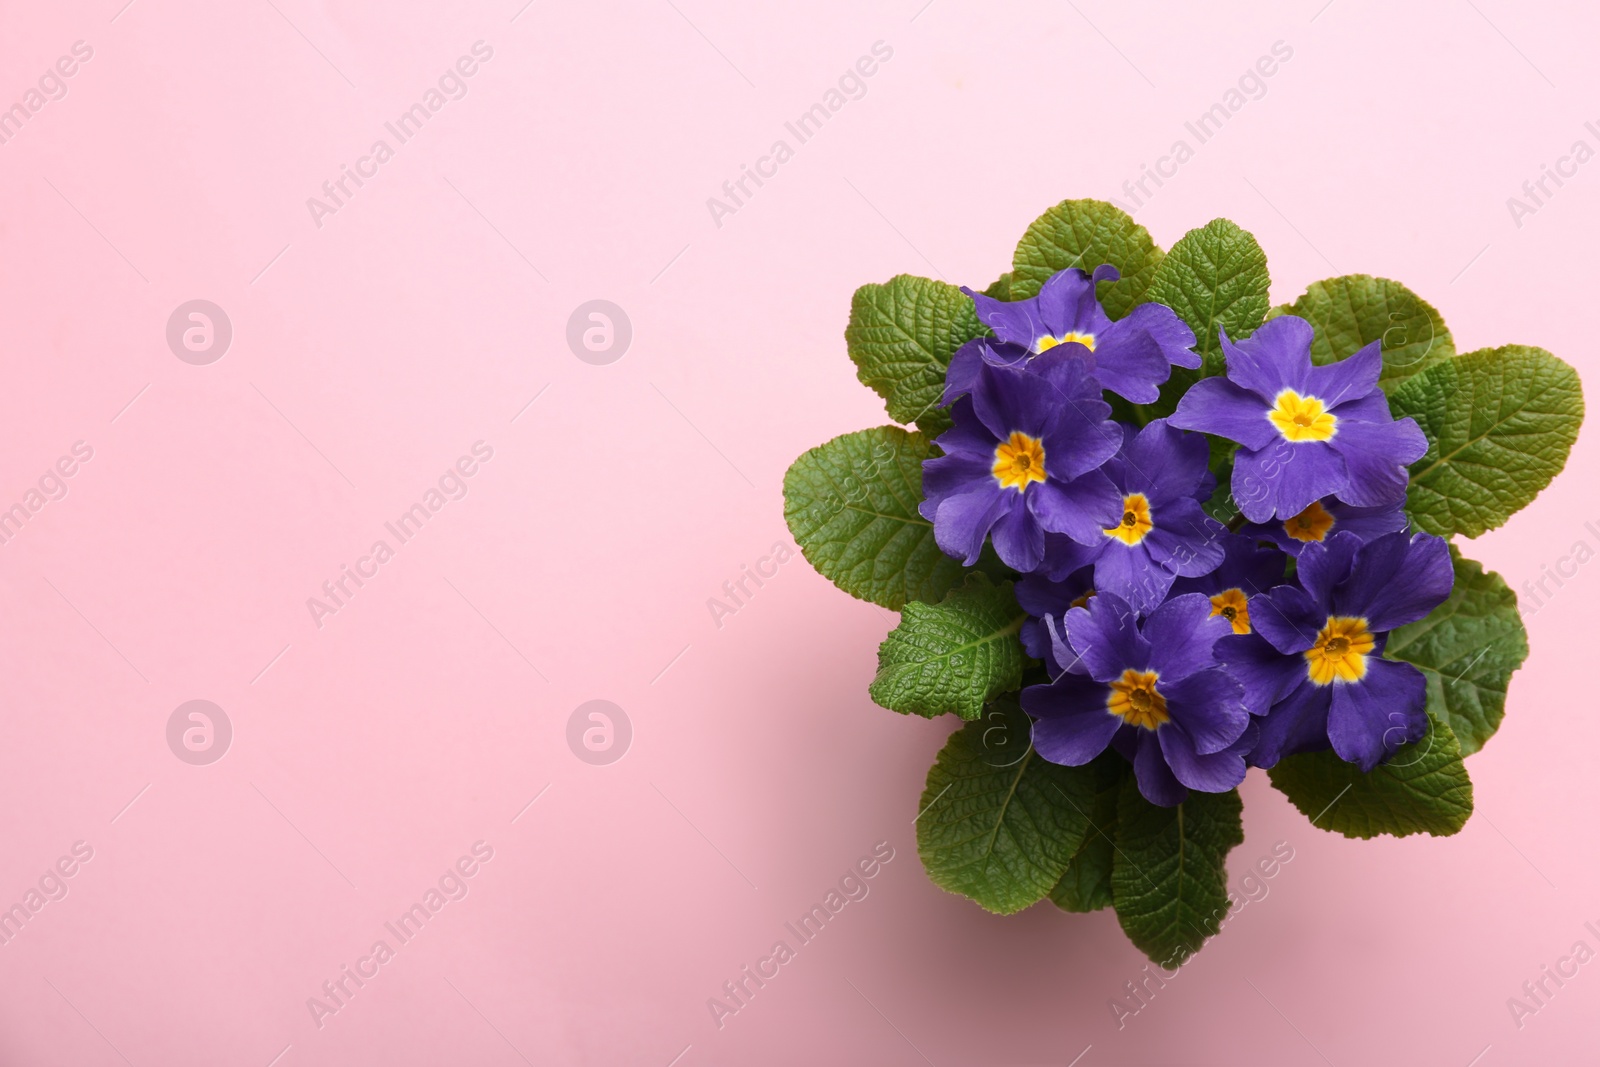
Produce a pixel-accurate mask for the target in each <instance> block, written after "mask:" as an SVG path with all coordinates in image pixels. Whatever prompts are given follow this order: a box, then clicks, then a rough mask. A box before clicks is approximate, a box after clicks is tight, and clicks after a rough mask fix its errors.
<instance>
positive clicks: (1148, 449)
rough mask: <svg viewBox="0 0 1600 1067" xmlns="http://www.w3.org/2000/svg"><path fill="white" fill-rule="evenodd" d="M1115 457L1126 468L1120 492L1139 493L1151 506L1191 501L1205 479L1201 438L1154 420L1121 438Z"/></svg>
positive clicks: (1207, 455)
mask: <svg viewBox="0 0 1600 1067" xmlns="http://www.w3.org/2000/svg"><path fill="white" fill-rule="evenodd" d="M1118 458H1119V459H1121V460H1122V462H1123V463H1124V464H1125V465H1126V466H1125V467H1123V468H1122V469H1123V471H1124V472H1125V474H1124V484H1123V489H1124V490H1126V491H1127V492H1130V493H1143V494H1144V495H1145V496H1146V497H1148V498H1149V500H1150V506H1151V507H1155V506H1157V505H1159V504H1165V503H1167V502H1168V501H1171V500H1180V499H1184V498H1188V499H1190V500H1193V498H1194V492H1195V488H1196V487H1197V486H1198V485H1199V484H1200V482H1201V480H1202V479H1203V478H1205V476H1206V470H1207V465H1208V464H1209V463H1210V461H1211V447H1210V446H1209V445H1207V444H1206V439H1205V438H1204V437H1203V436H1202V435H1200V434H1197V433H1185V432H1184V431H1182V430H1179V429H1177V428H1176V427H1174V426H1172V425H1171V423H1170V422H1169V420H1167V419H1155V420H1153V421H1152V422H1150V423H1149V424H1148V425H1146V426H1145V427H1144V428H1143V429H1141V430H1140V431H1139V432H1138V433H1136V434H1132V435H1131V436H1128V437H1126V438H1125V440H1124V441H1123V443H1122V452H1121V455H1120V456H1119V457H1118Z"/></svg>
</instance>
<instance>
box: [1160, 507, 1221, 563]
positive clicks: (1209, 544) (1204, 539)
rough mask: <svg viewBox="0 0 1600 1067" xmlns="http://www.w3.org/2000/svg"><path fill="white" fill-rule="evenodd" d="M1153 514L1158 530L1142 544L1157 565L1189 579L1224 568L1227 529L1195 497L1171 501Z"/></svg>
mask: <svg viewBox="0 0 1600 1067" xmlns="http://www.w3.org/2000/svg"><path fill="white" fill-rule="evenodd" d="M1152 514H1153V518H1154V520H1155V528H1154V529H1152V530H1151V531H1150V532H1149V533H1147V534H1145V537H1144V541H1143V544H1144V546H1145V548H1146V549H1147V550H1148V551H1149V553H1150V558H1151V559H1153V560H1155V562H1156V563H1158V564H1160V565H1161V566H1162V567H1165V568H1166V569H1167V570H1169V571H1171V572H1173V573H1174V574H1181V575H1183V576H1184V577H1186V578H1194V577H1198V576H1199V575H1202V574H1209V573H1211V572H1212V571H1214V570H1216V569H1217V567H1218V566H1220V565H1221V563H1222V558H1223V549H1222V538H1223V537H1225V536H1226V534H1227V530H1226V528H1225V527H1224V526H1223V525H1222V523H1220V522H1218V521H1217V520H1216V519H1213V518H1212V517H1211V516H1209V515H1207V514H1206V513H1205V511H1204V510H1203V509H1201V507H1200V505H1199V503H1198V502H1197V501H1195V500H1194V498H1193V497H1180V498H1179V499H1177V500H1172V501H1168V502H1167V503H1165V504H1163V505H1161V506H1160V507H1158V508H1155V509H1153V513H1152Z"/></svg>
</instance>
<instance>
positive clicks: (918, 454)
mask: <svg viewBox="0 0 1600 1067" xmlns="http://www.w3.org/2000/svg"><path fill="white" fill-rule="evenodd" d="M932 455H933V448H932V446H931V445H930V444H929V443H928V440H927V438H925V437H923V436H922V435H921V434H920V433H907V432H906V431H905V430H902V429H901V428H900V427H898V426H880V427H878V428H877V429H874V430H860V431H857V432H856V433H847V434H845V435H843V436H842V437H835V438H834V439H833V440H832V441H829V442H828V443H827V444H825V445H821V446H819V447H817V448H813V449H812V450H811V451H809V452H807V453H806V454H805V455H803V456H801V457H800V458H799V459H797V460H795V461H794V463H793V465H792V466H790V468H789V471H788V473H787V474H785V475H784V476H783V517H784V519H785V520H786V521H787V522H788V524H789V532H790V533H792V534H794V539H795V542H796V543H797V544H798V545H799V546H800V551H801V552H802V553H804V555H805V557H806V559H807V560H808V561H810V563H811V565H812V566H813V567H815V568H816V569H817V570H818V571H819V572H820V573H821V574H822V576H823V577H825V578H828V579H830V580H832V581H833V582H834V584H836V585H837V586H838V587H839V588H840V589H843V590H844V591H845V592H847V593H849V594H850V595H851V596H855V597H860V598H861V599H862V600H870V601H872V602H873V603H874V604H881V605H883V606H884V607H886V608H890V609H892V610H895V611H898V610H900V609H901V608H902V607H904V606H905V604H906V602H907V601H908V600H925V601H930V602H937V601H939V600H941V599H943V597H944V595H945V594H946V593H948V592H949V591H950V590H951V589H953V588H955V587H956V586H957V585H959V584H960V583H961V578H962V574H963V573H964V568H963V567H962V566H961V564H960V563H958V562H956V561H955V560H953V559H951V558H950V557H949V556H947V555H945V554H944V553H943V552H941V551H939V546H938V544H937V543H935V542H934V539H933V523H931V522H929V521H928V520H927V519H924V518H923V517H922V516H921V515H919V514H918V513H917V505H918V504H919V503H921V502H922V462H923V460H925V459H928V458H929V457H931V456H932Z"/></svg>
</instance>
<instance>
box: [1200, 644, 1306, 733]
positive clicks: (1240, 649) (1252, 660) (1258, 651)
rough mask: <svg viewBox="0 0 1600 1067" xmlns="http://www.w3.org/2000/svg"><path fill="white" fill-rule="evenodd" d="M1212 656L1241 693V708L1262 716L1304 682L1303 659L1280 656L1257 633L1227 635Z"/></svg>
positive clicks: (1296, 654) (1304, 668)
mask: <svg viewBox="0 0 1600 1067" xmlns="http://www.w3.org/2000/svg"><path fill="white" fill-rule="evenodd" d="M1212 654H1213V655H1215V656H1216V658H1217V659H1218V660H1219V661H1220V662H1221V663H1222V664H1223V665H1224V666H1225V667H1226V668H1227V669H1228V673H1229V674H1230V675H1232V676H1233V680H1234V681H1236V682H1238V683H1239V685H1240V686H1241V687H1242V688H1243V690H1244V695H1243V698H1242V699H1243V701H1244V708H1245V710H1246V711H1248V712H1249V713H1250V714H1252V715H1265V714H1267V712H1269V711H1271V710H1272V706H1273V705H1274V704H1276V703H1277V702H1278V701H1280V700H1282V699H1283V698H1284V696H1285V695H1287V694H1288V692H1289V691H1290V690H1291V689H1293V688H1294V687H1295V686H1296V685H1298V684H1300V683H1301V682H1303V681H1305V680H1306V677H1307V675H1306V661H1305V657H1304V656H1302V655H1300V654H1299V653H1293V654H1290V655H1284V654H1283V653H1282V652H1279V651H1278V650H1277V649H1275V648H1273V647H1272V645H1271V644H1269V643H1268V642H1267V640H1266V639H1265V638H1263V637H1262V636H1260V635H1259V634H1253V633H1250V634H1228V635H1226V636H1225V637H1223V638H1222V640H1220V641H1218V642H1217V644H1216V647H1215V648H1214V649H1212Z"/></svg>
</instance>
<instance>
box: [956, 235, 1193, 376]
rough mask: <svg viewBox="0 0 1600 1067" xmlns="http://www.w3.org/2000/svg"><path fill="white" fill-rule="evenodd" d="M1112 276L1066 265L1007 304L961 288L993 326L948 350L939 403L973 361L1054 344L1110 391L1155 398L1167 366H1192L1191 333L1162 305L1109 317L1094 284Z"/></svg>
mask: <svg viewBox="0 0 1600 1067" xmlns="http://www.w3.org/2000/svg"><path fill="white" fill-rule="evenodd" d="M1119 277H1121V275H1120V274H1119V273H1118V272H1117V268H1115V267H1113V266H1111V265H1110V264H1102V265H1101V266H1099V267H1097V268H1096V269H1095V272H1094V274H1093V275H1092V276H1091V275H1090V274H1088V273H1087V272H1085V271H1082V270H1078V269H1077V268H1075V267H1069V268H1067V269H1066V270H1063V271H1058V272H1057V273H1056V274H1054V275H1052V276H1051V277H1050V280H1049V281H1047V282H1045V283H1044V285H1043V286H1041V287H1040V289H1039V294H1038V295H1037V296H1035V297H1032V298H1031V299H1028V300H1016V301H1011V302H1006V301H1001V300H996V299H994V298H993V297H988V296H984V295H983V294H982V293H975V292H973V291H972V290H971V289H962V290H961V291H962V292H964V293H966V294H967V295H968V296H970V297H972V300H973V303H974V304H976V305H977V311H978V319H979V321H980V322H982V323H983V324H984V325H985V326H987V327H989V328H990V329H991V330H993V331H994V341H993V342H990V341H988V340H987V339H979V340H976V341H969V342H967V344H965V345H963V346H962V347H961V349H960V350H959V351H958V352H956V354H955V356H954V357H953V358H952V359H951V361H950V370H949V372H948V375H947V377H946V382H947V386H948V389H947V392H946V394H945V403H947V404H948V403H949V402H950V401H951V400H952V399H954V395H959V393H961V392H964V391H965V390H966V389H968V388H970V387H971V383H972V381H973V379H974V378H975V377H976V374H975V367H976V365H977V364H978V363H980V362H987V363H990V364H991V365H997V366H1015V365H1017V364H1021V363H1027V362H1028V361H1029V360H1030V359H1031V358H1032V357H1033V356H1037V355H1040V354H1042V353H1044V352H1048V351H1051V350H1053V349H1057V348H1060V349H1062V351H1064V352H1066V353H1069V354H1071V355H1072V356H1073V357H1074V358H1076V359H1079V360H1082V361H1083V362H1084V363H1086V364H1087V365H1088V366H1089V368H1090V369H1091V370H1092V371H1093V372H1094V376H1095V378H1096V379H1097V380H1098V381H1099V383H1100V385H1101V386H1102V387H1104V388H1106V389H1109V390H1111V391H1112V392H1113V393H1116V394H1117V395H1119V396H1121V397H1123V398H1125V399H1127V400H1130V401H1132V402H1133V403H1135V404H1148V403H1150V402H1151V401H1153V400H1155V399H1156V397H1157V396H1158V395H1159V394H1160V385H1161V383H1162V382H1164V381H1166V380H1167V379H1168V378H1169V377H1171V375H1172V367H1173V366H1174V365H1176V366H1179V367H1191V368H1193V367H1198V366H1200V357H1199V356H1198V355H1197V354H1195V353H1194V352H1193V351H1192V349H1193V348H1194V331H1193V330H1191V329H1189V327H1188V326H1187V325H1186V324H1185V323H1184V321H1183V320H1182V319H1180V318H1178V315H1177V313H1176V312H1174V311H1173V310H1172V309H1171V308H1169V307H1167V306H1166V305H1165V304H1153V303H1152V304H1140V305H1139V306H1138V307H1136V308H1134V309H1133V310H1132V311H1130V312H1128V314H1127V315H1126V316H1124V317H1123V318H1121V319H1119V320H1117V321H1116V322H1112V321H1111V318H1110V316H1108V315H1107V314H1106V313H1105V309H1104V308H1102V307H1101V306H1100V301H1099V300H1097V299H1096V298H1095V295H1094V288H1095V283H1096V282H1100V281H1116V280H1117V279H1118V278H1119ZM949 390H954V391H955V393H954V395H952V393H951V392H950V391H949Z"/></svg>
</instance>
